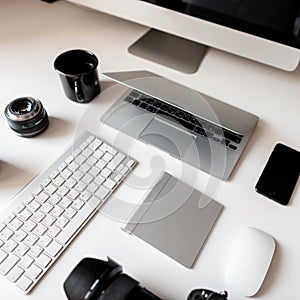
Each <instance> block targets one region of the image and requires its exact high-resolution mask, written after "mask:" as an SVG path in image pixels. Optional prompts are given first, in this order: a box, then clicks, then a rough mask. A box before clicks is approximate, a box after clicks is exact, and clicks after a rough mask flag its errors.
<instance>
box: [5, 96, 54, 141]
mask: <svg viewBox="0 0 300 300" xmlns="http://www.w3.org/2000/svg"><path fill="white" fill-rule="evenodd" d="M4 114H5V117H6V120H7V122H8V125H9V126H10V128H11V129H12V130H13V131H14V132H15V133H16V134H17V135H19V136H21V137H33V136H36V135H39V134H40V133H42V132H43V131H44V130H45V129H46V128H47V126H48V124H49V119H48V114H47V112H46V110H45V108H44V107H43V105H42V103H41V101H40V100H38V99H36V98H33V97H21V98H17V99H15V100H13V101H11V102H10V103H9V104H8V105H7V106H6V108H5V111H4Z"/></svg>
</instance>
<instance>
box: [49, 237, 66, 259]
mask: <svg viewBox="0 0 300 300" xmlns="http://www.w3.org/2000/svg"><path fill="white" fill-rule="evenodd" d="M62 248H63V246H62V245H60V244H59V243H57V242H55V241H52V243H51V244H50V245H49V246H48V247H47V248H46V249H45V252H46V253H47V254H49V255H50V256H51V257H55V256H56V255H57V254H58V253H59V251H60V250H61V249H62Z"/></svg>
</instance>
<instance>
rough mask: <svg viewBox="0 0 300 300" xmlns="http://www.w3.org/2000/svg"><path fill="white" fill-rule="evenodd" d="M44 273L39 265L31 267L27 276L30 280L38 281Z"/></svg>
mask: <svg viewBox="0 0 300 300" xmlns="http://www.w3.org/2000/svg"><path fill="white" fill-rule="evenodd" d="M41 273H42V269H41V268H40V267H38V266H37V265H35V264H33V265H31V266H30V267H29V268H28V270H27V271H26V276H28V277H29V278H30V279H33V280H34V279H36V278H38V276H39V275H40V274H41Z"/></svg>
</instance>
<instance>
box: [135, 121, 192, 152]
mask: <svg viewBox="0 0 300 300" xmlns="http://www.w3.org/2000/svg"><path fill="white" fill-rule="evenodd" d="M139 138H140V139H142V140H143V141H145V142H147V143H150V144H152V145H154V146H156V147H157V148H159V149H162V150H164V151H166V152H168V153H170V154H172V155H174V156H176V157H178V158H181V157H183V156H184V154H185V153H186V151H187V150H188V149H189V147H190V146H191V144H192V143H193V141H194V139H195V138H196V136H194V135H192V134H190V133H189V132H187V131H185V130H184V129H180V128H179V127H177V126H175V125H172V124H170V123H167V122H166V121H164V120H161V119H157V118H153V119H152V120H151V121H150V123H149V124H148V125H147V126H146V127H145V129H144V130H143V131H142V132H141V134H140V135H139Z"/></svg>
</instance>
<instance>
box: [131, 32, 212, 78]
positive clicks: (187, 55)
mask: <svg viewBox="0 0 300 300" xmlns="http://www.w3.org/2000/svg"><path fill="white" fill-rule="evenodd" d="M206 48H207V47H206V46H204V45H201V44H198V43H196V42H193V41H190V40H187V39H184V38H180V37H177V36H175V35H171V34H168V33H165V32H162V31H158V30H155V29H150V30H149V31H148V32H147V33H146V34H145V35H143V36H142V37H141V38H140V39H139V40H137V41H136V42H135V43H134V44H133V45H131V46H130V47H129V49H128V51H129V52H130V53H131V54H134V55H136V56H139V57H142V58H144V59H147V60H150V61H153V62H156V63H158V64H161V65H164V66H167V67H169V68H172V69H175V70H178V71H181V72H184V73H188V74H191V73H195V72H196V71H197V70H198V67H199V65H200V62H201V61H202V58H203V56H204V54H205V51H206Z"/></svg>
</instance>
